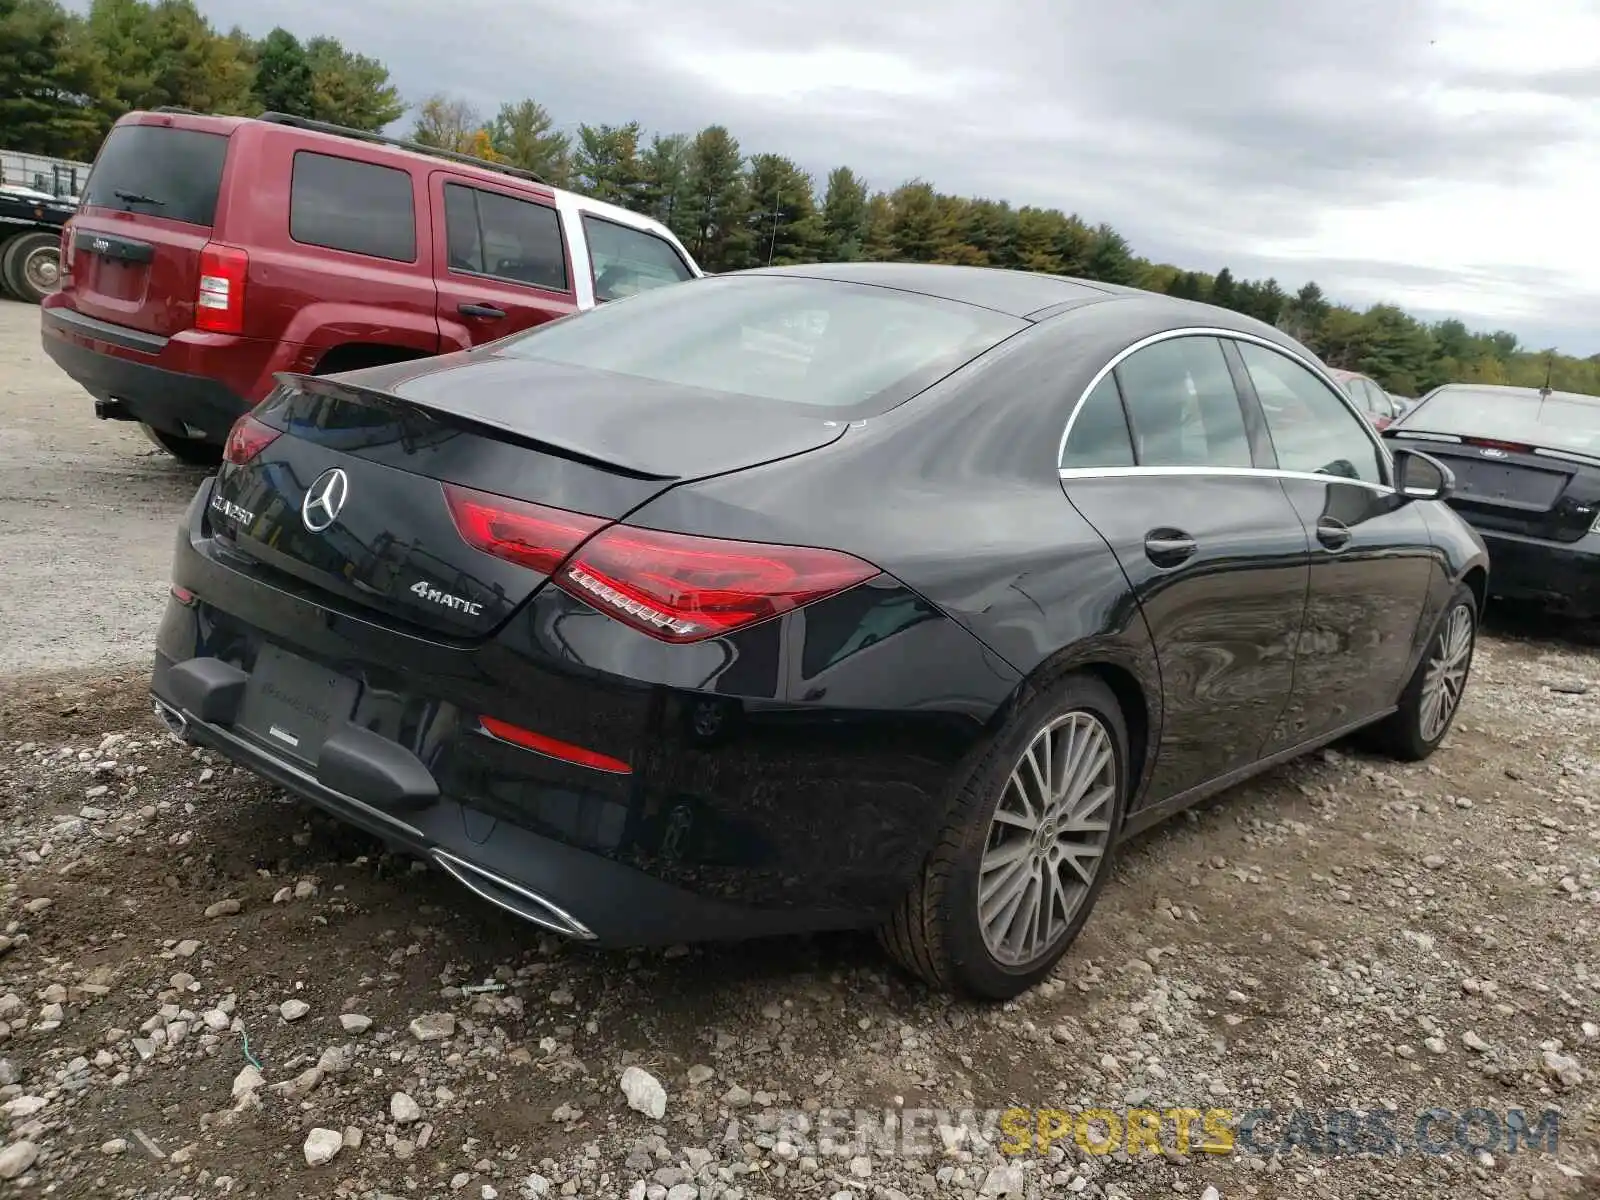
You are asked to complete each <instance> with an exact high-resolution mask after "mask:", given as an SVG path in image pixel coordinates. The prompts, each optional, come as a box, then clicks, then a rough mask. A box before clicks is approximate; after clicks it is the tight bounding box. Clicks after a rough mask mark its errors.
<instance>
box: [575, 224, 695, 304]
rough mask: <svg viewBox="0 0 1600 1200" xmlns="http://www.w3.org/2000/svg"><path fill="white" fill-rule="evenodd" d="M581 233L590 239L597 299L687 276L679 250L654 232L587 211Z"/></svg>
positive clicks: (666, 282) (632, 291)
mask: <svg viewBox="0 0 1600 1200" xmlns="http://www.w3.org/2000/svg"><path fill="white" fill-rule="evenodd" d="M583 235H584V237H585V238H586V239H587V240H588V242H589V261H590V263H591V264H592V265H593V268H594V298H595V299H596V300H616V299H618V298H619V297H621V296H631V295H633V294H634V293H635V292H642V291H644V290H646V289H647V288H656V287H661V286H663V285H664V284H668V283H682V282H683V281H684V280H686V279H688V278H690V272H689V268H688V267H687V266H685V265H684V261H683V259H682V258H680V257H679V256H678V252H677V251H676V250H674V249H673V248H672V247H671V246H669V245H668V244H667V243H666V242H665V241H663V240H662V239H661V238H658V237H656V236H655V235H654V234H650V233H645V232H644V231H643V230H641V229H630V228H628V226H626V225H618V224H617V223H616V222H614V221H606V220H603V219H601V218H600V217H593V216H590V215H588V214H587V213H586V214H584V218H583Z"/></svg>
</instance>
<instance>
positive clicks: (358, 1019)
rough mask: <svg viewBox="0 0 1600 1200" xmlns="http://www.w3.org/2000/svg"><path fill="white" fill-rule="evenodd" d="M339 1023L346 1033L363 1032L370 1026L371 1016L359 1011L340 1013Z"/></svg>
mask: <svg viewBox="0 0 1600 1200" xmlns="http://www.w3.org/2000/svg"><path fill="white" fill-rule="evenodd" d="M339 1024H340V1025H341V1026H343V1028H344V1031H345V1032H346V1033H365V1032H366V1031H367V1030H369V1029H371V1028H372V1018H371V1017H364V1016H362V1015H361V1014H360V1013H340V1014H339Z"/></svg>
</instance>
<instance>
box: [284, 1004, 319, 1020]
mask: <svg viewBox="0 0 1600 1200" xmlns="http://www.w3.org/2000/svg"><path fill="white" fill-rule="evenodd" d="M310 1011H311V1005H309V1004H307V1003H306V1002H305V1001H304V1000H285V1001H284V1002H283V1003H282V1004H280V1005H278V1012H279V1013H280V1014H282V1016H283V1019H284V1020H285V1021H298V1020H299V1019H300V1018H301V1017H303V1016H305V1015H306V1014H307V1013H308V1012H310Z"/></svg>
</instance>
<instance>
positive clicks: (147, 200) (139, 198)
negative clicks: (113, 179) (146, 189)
mask: <svg viewBox="0 0 1600 1200" xmlns="http://www.w3.org/2000/svg"><path fill="white" fill-rule="evenodd" d="M111 194H112V195H113V196H115V197H116V198H117V199H118V200H126V201H127V202H128V203H129V204H149V205H151V206H153V207H155V208H165V207H166V206H167V202H166V201H165V200H157V199H156V198H155V197H154V196H145V195H141V194H140V193H138V192H124V191H118V190H113V191H112V193H111Z"/></svg>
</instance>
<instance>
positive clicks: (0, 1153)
mask: <svg viewBox="0 0 1600 1200" xmlns="http://www.w3.org/2000/svg"><path fill="white" fill-rule="evenodd" d="M38 1157H39V1147H37V1146H35V1145H34V1144H33V1143H32V1142H12V1143H11V1144H10V1145H9V1146H7V1147H6V1148H5V1149H4V1150H0V1179H15V1178H16V1177H17V1176H18V1175H21V1174H22V1173H23V1172H24V1171H26V1170H27V1169H28V1168H29V1167H31V1166H33V1164H34V1161H35V1160H36V1159H37V1158H38Z"/></svg>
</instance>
